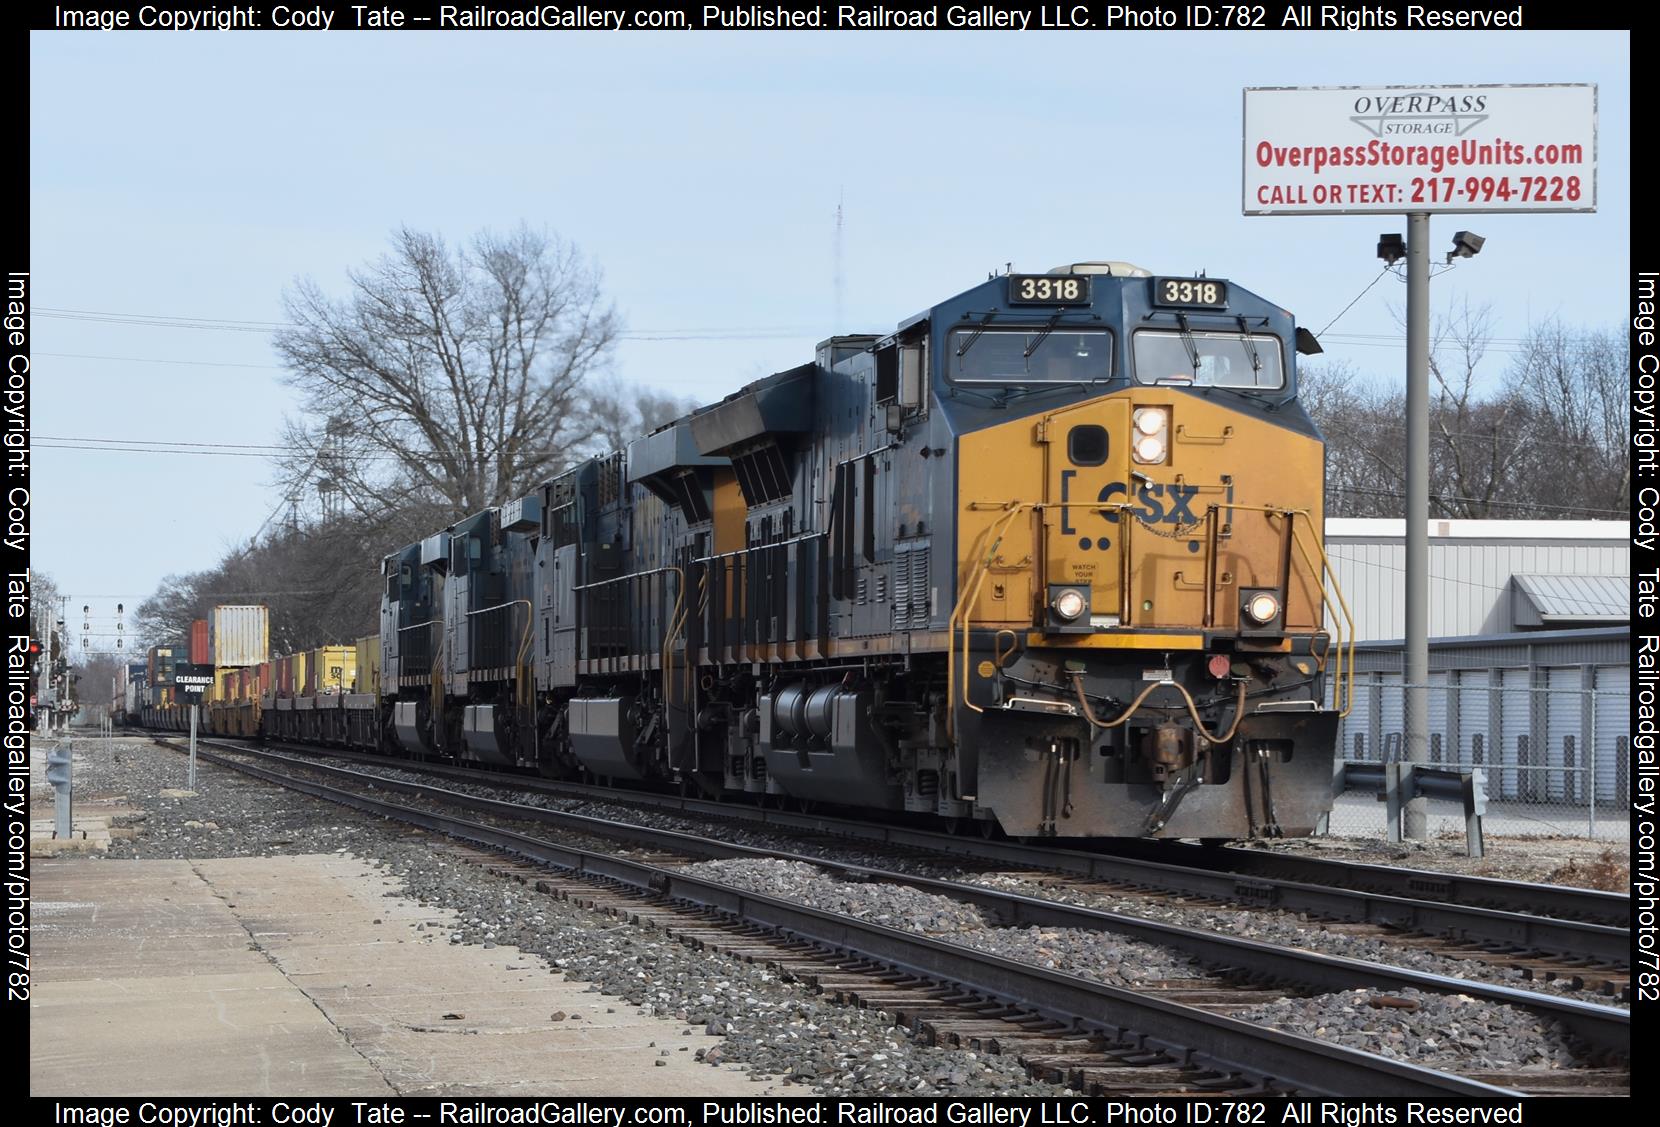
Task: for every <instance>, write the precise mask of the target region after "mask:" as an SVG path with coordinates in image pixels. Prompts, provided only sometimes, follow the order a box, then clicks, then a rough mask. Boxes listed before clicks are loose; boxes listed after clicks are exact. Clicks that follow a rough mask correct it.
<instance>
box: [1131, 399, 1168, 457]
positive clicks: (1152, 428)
mask: <svg viewBox="0 0 1660 1127" xmlns="http://www.w3.org/2000/svg"><path fill="white" fill-rule="evenodd" d="M1133 422H1134V424H1135V431H1136V433H1135V436H1134V437H1135V443H1134V445H1133V446H1132V447H1131V450H1132V452H1133V453H1134V454H1135V460H1136V461H1137V462H1140V463H1141V464H1142V465H1144V466H1146V465H1158V464H1160V463H1162V462H1163V461H1164V459H1165V455H1166V454H1167V453H1168V452H1169V449H1170V442H1169V437H1170V412H1168V411H1166V410H1165V409H1164V408H1163V407H1139V408H1137V409H1136V413H1135V416H1134V418H1133Z"/></svg>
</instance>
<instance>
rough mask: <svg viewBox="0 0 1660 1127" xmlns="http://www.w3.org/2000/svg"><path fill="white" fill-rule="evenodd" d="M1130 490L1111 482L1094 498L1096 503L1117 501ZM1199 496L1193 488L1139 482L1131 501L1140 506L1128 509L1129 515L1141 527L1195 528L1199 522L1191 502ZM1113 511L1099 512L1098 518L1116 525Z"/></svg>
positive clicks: (1192, 486) (1122, 484)
mask: <svg viewBox="0 0 1660 1127" xmlns="http://www.w3.org/2000/svg"><path fill="white" fill-rule="evenodd" d="M1129 492H1130V487H1129V486H1128V485H1125V484H1124V483H1123V482H1122V481H1115V482H1112V483H1111V484H1108V485H1103V486H1102V487H1101V492H1100V493H1098V494H1096V497H1095V499H1096V500H1097V501H1102V502H1108V501H1117V500H1118V499H1120V498H1122V497H1125V496H1127V495H1128V494H1129ZM1198 495H1199V487H1198V486H1197V485H1174V484H1172V485H1165V484H1163V483H1159V482H1154V483H1149V482H1142V483H1141V487H1140V488H1139V489H1137V490H1136V494H1135V499H1136V500H1137V501H1140V502H1141V507H1140V508H1139V509H1130V510H1129V512H1130V513H1131V514H1133V515H1134V516H1135V517H1137V518H1138V519H1140V520H1141V522H1142V523H1144V524H1198V523H1199V518H1198V517H1196V516H1194V515H1193V509H1192V504H1193V498H1195V497H1197V496H1198ZM1118 513H1119V510H1117V509H1103V510H1101V515H1102V516H1104V517H1106V518H1107V519H1108V520H1110V521H1112V522H1113V523H1114V524H1117V523H1118Z"/></svg>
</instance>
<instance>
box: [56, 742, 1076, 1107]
mask: <svg viewBox="0 0 1660 1127" xmlns="http://www.w3.org/2000/svg"><path fill="white" fill-rule="evenodd" d="M75 772H76V774H75V780H76V789H77V792H78V793H79V794H81V795H83V796H85V797H86V798H98V797H103V798H115V797H121V796H124V797H125V798H126V800H127V805H130V806H132V807H134V808H136V811H137V812H135V813H133V814H130V815H127V816H126V817H124V818H123V819H122V821H124V822H125V823H126V825H125V826H124V827H123V828H125V829H130V830H132V831H134V832H133V836H131V837H120V838H117V839H116V840H114V841H112V843H111V847H110V849H109V851H108V852H107V853H103V854H90V855H88V858H89V859H88V863H91V864H119V863H120V862H121V861H122V860H124V859H129V858H134V859H138V858H189V859H198V858H209V857H244V856H272V855H279V854H314V853H345V854H351V855H354V856H358V857H362V858H364V859H366V860H369V861H372V862H374V863H375V864H377V865H379V866H381V867H382V868H383V869H384V871H385V872H387V873H388V874H389V875H390V876H392V877H393V878H395V880H396V881H397V882H398V886H399V891H400V892H401V894H402V895H405V896H408V897H410V898H411V899H414V900H416V901H418V902H420V903H422V904H425V905H429V906H434V907H441V908H448V909H451V910H452V911H454V912H455V913H456V914H457V916H458V919H459V922H458V923H456V924H455V925H453V928H454V929H453V931H451V932H450V933H449V935H448V940H449V941H450V942H452V943H478V944H484V945H512V946H516V947H518V948H520V949H521V950H522V951H525V952H527V953H533V954H535V955H538V956H540V957H541V958H542V959H543V960H544V963H545V965H546V966H547V967H548V968H549V969H550V970H559V971H562V972H563V973H564V974H565V975H566V976H568V977H571V978H575V979H578V980H580V981H586V982H588V983H590V986H589V990H590V991H591V992H592V993H593V994H594V995H595V998H594V1003H595V1005H596V1006H603V1005H605V1004H606V1003H607V1002H610V1003H612V1004H616V1003H617V1001H618V1000H619V999H620V1000H621V1001H622V1002H623V1003H626V1004H632V1005H639V1006H642V1007H649V1008H650V1012H652V1013H655V1014H660V1015H667V1016H670V1017H673V1018H676V1019H678V1020H680V1021H683V1022H685V1028H684V1033H683V1036H685V1037H687V1038H691V1040H689V1041H688V1042H687V1044H688V1046H696V1048H695V1052H696V1053H697V1054H698V1055H699V1059H702V1060H704V1061H705V1062H706V1063H709V1064H711V1065H715V1064H722V1063H734V1062H736V1063H741V1064H744V1065H747V1066H748V1071H749V1074H750V1075H751V1077H752V1078H754V1079H755V1080H757V1081H762V1080H775V1081H780V1082H782V1083H785V1084H787V1085H788V1086H791V1087H794V1086H800V1087H801V1088H802V1092H803V1094H807V1093H808V1092H810V1091H811V1092H819V1093H823V1094H827V1095H879V1094H916V1095H939V1094H949V1095H953V1096H970V1097H973V1096H990V1095H1009V1096H1044V1097H1054V1096H1062V1095H1070V1094H1071V1092H1070V1090H1069V1089H1067V1088H1065V1087H1062V1086H1059V1085H1053V1084H1044V1083H1034V1082H1032V1081H1031V1080H1030V1079H1029V1077H1028V1076H1027V1074H1026V1072H1025V1069H1024V1068H1023V1067H1022V1066H1021V1065H1020V1064H1019V1063H1018V1061H1016V1060H1013V1059H1010V1058H1006V1057H1001V1056H997V1055H990V1054H981V1053H975V1052H969V1051H961V1050H953V1049H943V1048H936V1047H932V1046H927V1045H922V1044H920V1043H917V1042H916V1041H914V1040H913V1039H912V1037H911V1035H910V1033H909V1031H907V1030H903V1029H899V1028H897V1027H895V1026H894V1025H893V1024H892V1022H891V1021H890V1020H888V1018H887V1017H886V1016H885V1015H883V1014H881V1013H880V1012H875V1011H869V1010H860V1009H854V1008H851V1007H846V1006H838V1005H834V1004H832V1003H830V1002H828V1001H826V1000H825V999H823V998H822V997H821V996H819V995H816V994H814V993H813V992H812V991H811V990H810V989H808V988H806V987H803V986H801V985H799V984H796V983H790V982H783V981H780V980H779V978H778V976H777V975H776V974H775V973H773V972H771V971H769V970H767V969H766V968H765V967H763V966H760V965H758V964H754V963H745V962H741V961H739V960H737V959H733V958H728V957H726V956H722V955H716V954H712V953H707V952H702V951H697V950H694V949H692V948H691V947H688V946H686V945H685V944H683V943H680V942H679V941H677V940H673V939H670V938H667V937H665V936H664V935H663V934H662V932H661V931H659V930H657V929H655V928H651V927H649V926H639V925H635V924H631V923H627V922H624V921H620V920H618V919H616V918H614V917H611V916H604V915H598V914H596V913H592V912H589V911H586V910H584V909H582V908H579V907H576V906H574V905H571V904H570V903H568V902H566V901H563V900H559V899H557V898H555V897H552V896H548V895H545V894H542V893H539V892H536V891H535V890H534V889H531V888H528V887H527V886H526V885H524V884H522V883H520V882H518V881H513V880H510V879H507V878H505V877H501V876H497V875H495V874H492V873H489V872H487V871H484V870H483V869H480V868H478V867H477V866H474V865H471V864H467V863H461V862H458V861H457V860H456V859H455V856H454V854H453V853H448V852H445V851H435V850H434V849H433V848H432V845H433V842H434V839H433V838H432V837H431V836H430V835H428V834H425V833H423V832H420V831H414V830H410V829H408V828H406V827H403V826H399V825H396V824H394V823H389V822H385V821H383V820H380V819H376V818H371V817H368V816H366V815H362V814H358V813H356V812H354V811H350V810H346V809H344V808H341V807H338V806H334V805H332V804H329V803H324V802H319V801H317V800H315V799H311V798H308V797H306V796H304V795H300V794H297V793H295V792H292V791H287V790H283V789H281V788H278V787H273V786H270V785H268V784H265V783H262V782H259V781H257V780H253V779H250V778H248V777H247V776H244V775H241V774H238V773H236V772H234V771H229V770H226V769H223V768H218V767H215V766H213V765H211V764H208V763H205V762H204V763H201V764H199V766H198V772H197V777H198V793H197V794H196V795H195V796H194V797H168V796H166V795H164V794H163V792H164V791H167V790H171V789H174V788H180V787H182V786H183V785H184V775H185V768H184V759H183V757H182V756H180V755H179V754H177V753H176V752H171V751H167V750H164V749H161V748H158V747H156V746H154V745H153V744H150V743H149V742H148V741H146V740H137V739H122V740H114V741H111V742H109V743H104V742H103V741H95V740H86V741H81V742H80V746H79V749H78V753H77V756H76V763H75ZM674 1048H675V1049H678V1048H679V1046H674ZM654 1052H655V1050H654Z"/></svg>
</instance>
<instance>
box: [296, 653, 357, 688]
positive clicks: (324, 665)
mask: <svg viewBox="0 0 1660 1127" xmlns="http://www.w3.org/2000/svg"><path fill="white" fill-rule="evenodd" d="M356 679H357V649H356V647H353V646H321V647H319V648H317V649H315V650H312V651H311V654H310V660H309V661H307V662H306V672H305V693H304V695H305V696H316V695H317V694H318V693H347V692H350V691H351V688H352V682H353V681H355V680H356Z"/></svg>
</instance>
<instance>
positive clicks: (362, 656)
mask: <svg viewBox="0 0 1660 1127" xmlns="http://www.w3.org/2000/svg"><path fill="white" fill-rule="evenodd" d="M352 691H353V692H358V693H372V694H374V695H375V696H377V697H378V696H380V635H379V634H370V635H369V636H368V637H366V638H359V639H358V640H357V684H356V687H355V688H354V689H353V690H352Z"/></svg>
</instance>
